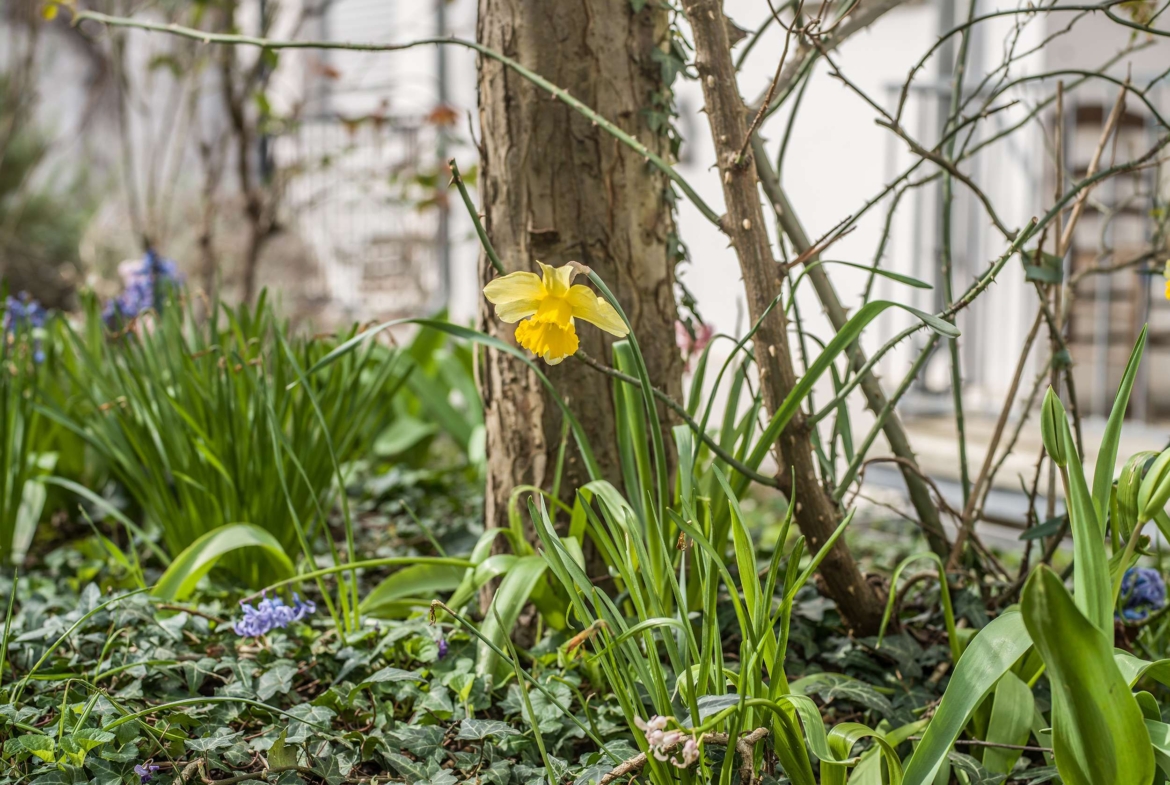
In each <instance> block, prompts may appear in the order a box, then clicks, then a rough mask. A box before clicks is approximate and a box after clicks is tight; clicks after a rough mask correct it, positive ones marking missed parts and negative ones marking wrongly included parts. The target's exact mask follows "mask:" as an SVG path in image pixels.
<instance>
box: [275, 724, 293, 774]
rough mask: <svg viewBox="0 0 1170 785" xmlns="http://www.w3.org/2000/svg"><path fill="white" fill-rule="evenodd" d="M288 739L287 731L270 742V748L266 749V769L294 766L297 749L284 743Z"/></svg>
mask: <svg viewBox="0 0 1170 785" xmlns="http://www.w3.org/2000/svg"><path fill="white" fill-rule="evenodd" d="M287 737H288V729H287V728H286V729H285V730H283V731H281V732H280V737H279V738H278V739H277V740H276V741H274V742H272V746H271V747H270V748H269V749H268V767H269V768H276V767H279V766H296V765H297V764H298V762H299V761H298V760H297V749H296V747H290V746H288V745H287V744H286V743H285V740H286V738H287Z"/></svg>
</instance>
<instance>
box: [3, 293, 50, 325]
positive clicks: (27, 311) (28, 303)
mask: <svg viewBox="0 0 1170 785" xmlns="http://www.w3.org/2000/svg"><path fill="white" fill-rule="evenodd" d="M48 318H49V312H48V311H46V310H45V306H43V305H41V304H40V303H39V302H38V301H37V300H36V299H35V298H34V297H33V296H32V295H30V294H29V293H28V292H21V293H20V294H19V295H18V296H16V297H8V298H7V299H6V300H5V301H4V332H7V333H12V332H16V330H17V329H19V328H21V327H44V326H45V320H46V319H48Z"/></svg>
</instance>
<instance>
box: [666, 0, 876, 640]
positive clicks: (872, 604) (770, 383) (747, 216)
mask: <svg viewBox="0 0 1170 785" xmlns="http://www.w3.org/2000/svg"><path fill="white" fill-rule="evenodd" d="M682 4H683V8H684V9H685V11H686V14H687V19H688V20H689V21H690V23H691V28H692V30H693V32H694V40H695V66H696V68H697V69H698V72H699V80H700V83H701V84H702V86H703V99H704V103H705V109H706V113H707V119H708V121H709V123H710V125H711V137H712V138H713V139H714V140H715V148H716V149H715V152H716V157H717V160H718V166H719V179H720V182H722V184H723V199H724V201H725V202H726V204H727V215H725V216H723V221H722V224H723V231H724V232H725V233H726V234H727V236H728V237H729V238H730V239H731V244H732V247H733V248H735V252H736V255H737V257H738V258H739V266H740V270H741V272H742V273H743V282H744V288H745V290H746V291H747V300H748V311H749V313H750V314H751V318H752V322H753V323H754V322H756V321H759V320H760V318H761V316H762V315H763V313H764V311H765V309H767V307H768V305H769V304H770V303H771V302H772V301H773V300H774V299H775V298H776V297H777V296H778V295H779V294H780V268H779V266H778V265H777V264H776V260H775V257H774V256H773V255H772V245H771V241H770V240H769V239H768V233H767V230H766V228H765V225H764V210H763V206H762V204H761V202H760V195H759V182H758V180H757V178H756V172H755V168H754V167H753V166H752V164H751V158H750V149H749V150H748V151H747V154H746V156H745V158H744V160H740V151H741V150H743V149H744V148H745V147H746V146H747V145H746V143H745V139H746V137H747V119H746V112H745V108H744V104H743V98H742V96H740V93H739V87H738V85H737V83H736V72H735V66H734V64H733V62H732V57H731V48H730V46H729V44H728V38H727V27H726V24H725V22H724V17H723V8H722V3H721V2H720V0H683V3H682ZM787 330H788V326H787V320H786V319H785V318H784V309H783V308H774V309H773V310H772V312H771V315H770V316H769V317H768V318H767V319H764V320H763V322H762V323H761V324H760V329H759V331H758V332H757V333H756V338H755V347H756V351H755V356H756V362H757V364H758V366H759V370H760V388H761V391H762V392H763V394H764V404H765V407H766V408H767V410H768V414H769V415H771V414H773V413H775V411H776V409H777V408H778V407H779V406H780V404H781V403H782V402H783V401H784V398H785V397H786V396H787V395H788V393H789V392H791V390H792V389H793V388H794V387H795V386H796V371H795V368H794V367H793V362H792V353H791V350H790V347H789V345H788V333H787ZM780 451H781V456H782V458H783V461H784V463H783V467H790V468H791V470H792V488H793V499H794V501H795V503H796V522H797V524H798V525H799V526H800V530H801V531H802V532H803V533H804V535H805V536H806V537H807V538H808V542H809V546H810V548H811V549H812V550H814V551H815V550H817V549H818V548H820V547H821V546H822V545H823V544H824V543H825V542H826V541H827V540H828V538H829V535H831V534H832V533H833V531H834V530H835V529H836V527H837V525H838V523H839V522H840V511H839V510H838V508H837V505H836V504H834V502H833V500H832V499H831V498H829V495H828V494H827V493H825V489H824V488H823V487H822V485H821V481H820V478H819V477H818V476H817V471H816V461H815V460H814V458H813V454H812V442H811V440H810V437H809V426H808V424H807V423H806V422H805V419H804V414H803V412H800V411H798V412H797V413H796V415H795V416H794V417H793V418H792V420H791V421H790V422H789V423H788V425H787V427H785V429H784V430H783V432H782V433H781V434H780ZM820 573H821V577H822V578H824V581H825V587H826V590H827V593H828V594H829V596H830V597H832V598H833V600H834V601H835V602H836V603H837V607H838V609H839V610H840V612H841V615H842V617H843V618H844V619H845V621H846V622H847V623H848V624H849V626H850V627H851V628H852V629H853V630H854V631H855V632H857V633H858V634H862V635H869V634H873V633H876V632H877V629H878V626H879V625H880V623H881V618H882V611H883V604H882V602H881V600H880V598H879V597H878V596H877V594H876V592H875V591H874V589H873V587H872V586H870V585H869V584H868V583H867V582H866V580H865V576H863V575H862V574H861V570H860V569H859V568H858V566H857V562H856V560H855V559H854V558H853V555H852V554H851V553H850V552H849V549H848V547H846V545H845V541H844V540H843V539H841V540H838V541H837V542H836V544H835V545H834V546H833V548H832V549H830V551H829V553H828V555H826V557H825V559H824V561H822V562H821V567H820Z"/></svg>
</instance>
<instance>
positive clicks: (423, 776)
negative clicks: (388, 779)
mask: <svg viewBox="0 0 1170 785" xmlns="http://www.w3.org/2000/svg"><path fill="white" fill-rule="evenodd" d="M386 760H387V761H389V763H390V765H391V766H393V767H394V770H395V771H397V772H398V773H399V774H400V775H402V776H403V777H405V778H406V780H407V781H408V782H426V781H427V780H428V779H430V777H428V776H427V770H426V767H424V766H422V765H421V764H419V763H416V762H415V761H412V760H411V759H410V758H408V757H406V756H405V755H400V754H399V753H397V752H388V753H386Z"/></svg>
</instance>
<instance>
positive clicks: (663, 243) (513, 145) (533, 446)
mask: <svg viewBox="0 0 1170 785" xmlns="http://www.w3.org/2000/svg"><path fill="white" fill-rule="evenodd" d="M667 21H668V20H667V15H666V11H665V10H664V9H662V8H659V7H658V4H657V3H647V4H646V5H645V7H643V8H642V9H641V10H640V11H638V12H634V10H633V9H632V7H631V4H630V2H629V0H480V2H479V22H478V36H477V37H478V40H479V42H480V43H482V44H485V45H487V46H489V47H492V48H493V49H496V50H498V51H501V52H503V53H504V54H506V55H508V56H510V57H512V58H514V59H516V60H518V61H519V62H520V63H522V64H524V65H525V66H526V67H528V68H530V69H532V70H534V71H535V72H537V73H539V74H540V75H542V76H544V77H545V78H547V79H549V80H551V81H552V82H554V83H556V84H557V85H559V86H561V87H563V88H565V89H567V90H568V91H569V92H570V93H572V95H573V96H575V97H577V98H580V99H581V100H582V101H585V102H586V103H587V104H589V105H590V106H592V107H594V108H596V109H597V110H598V111H599V112H600V113H601V114H602V115H604V116H605V117H607V118H609V119H610V120H611V121H613V122H614V123H616V124H617V125H619V126H620V127H621V128H622V129H623V130H625V131H626V132H628V133H630V134H631V135H633V136H635V137H637V138H638V139H639V141H641V142H642V143H644V144H645V145H646V146H647V147H648V148H649V149H650V150H653V151H654V152H656V153H658V154H661V155H663V156H666V155H668V154H669V145H668V142H667V140H666V139H665V138H662V137H660V136H658V135H657V134H656V133H654V132H653V131H652V130H651V129H650V128H649V126H648V124H647V121H646V115H645V112H644V109H645V107H647V106H649V105H650V103H651V97H652V95H653V94H654V93H655V92H656V91H659V90H662V89H663V84H662V76H661V69H660V67H659V64H658V62H657V61H656V60H655V59H654V57H653V55H654V52H655V50H656V49H658V48H660V47H662V46H664V45H665V41H666V35H667ZM479 107H480V126H481V128H482V132H483V141H482V147H481V150H480V154H481V161H482V169H481V178H480V191H481V198H482V202H483V205H482V209H483V212H484V224H485V228H486V230H487V232H488V236H489V237H490V239H491V241H492V243H493V245H494V246H495V248H496V250H497V251H498V252H499V256H500V258H501V259H502V260H503V263H504V265H505V267H506V268H507V269H508V270H509V271H513V270H533V271H537V268H536V261H537V260H539V261H541V262H544V263H545V264H551V265H556V266H559V265H562V264H565V263H566V262H569V261H579V262H581V263H583V264H587V265H589V266H590V267H591V268H593V269H594V270H596V271H597V272H598V274H599V275H601V277H602V278H603V280H605V281H606V283H607V284H608V286H609V287H610V288H611V289H612V290H613V292H614V294H615V295H616V296H617V297H618V299H619V300H620V301H621V303H622V306H623V308H624V309H625V310H626V313H627V314H628V315H629V317H630V320H631V322H632V323H633V327H634V331H635V332H636V334H637V336H638V340H639V343H640V344H641V347H642V351H643V353H644V354H645V358H646V363H647V366H648V368H649V371H650V375H651V377H652V379H653V380H654V383H655V384H656V385H657V386H659V387H660V388H661V389H664V390H666V391H668V392H670V393H671V394H672V395H674V396H678V395H679V393H680V391H681V375H682V361H681V358H680V356H679V352H678V349H677V347H676V346H675V344H674V321H675V319H676V315H677V312H676V307H675V299H674V264H675V259H674V258H673V257H672V252H671V250H670V249H671V243H670V235H671V233H672V231H673V224H672V218H671V211H670V206H669V202H668V201H667V198H666V195H667V188H668V182H667V180H666V178H665V177H664V176H663V175H662V174H661V173H660V172H659V171H658V170H656V169H654V168H652V167H650V166H648V165H647V164H646V163H645V161H643V160H642V158H641V157H640V156H638V155H636V154H635V153H633V152H632V151H631V150H629V149H628V148H626V147H625V146H623V145H621V144H620V143H619V142H618V141H617V140H615V139H613V138H612V137H611V136H609V135H608V134H606V133H605V132H603V131H601V130H600V129H598V128H595V127H593V125H592V123H590V122H589V121H588V120H586V119H584V118H583V117H581V115H579V114H578V113H577V112H575V111H573V110H572V109H571V108H569V107H567V106H565V105H564V104H562V103H560V102H559V101H557V100H555V99H553V98H552V97H550V96H549V95H548V94H547V93H544V92H542V91H541V90H539V89H538V88H536V87H535V86H533V85H532V84H531V83H530V82H528V81H527V80H525V79H523V78H521V77H520V76H518V75H517V74H515V73H514V72H511V71H509V70H507V69H505V68H504V67H503V66H501V65H500V64H499V63H497V62H495V61H493V60H488V59H481V61H480V63H479ZM494 275H495V273H494V271H493V270H492V269H491V266H490V265H489V264H488V263H487V260H486V258H481V262H480V278H481V283H487V281H489V280H491V278H493V277H494ZM480 317H481V327H482V328H483V329H484V330H485V331H486V332H488V333H489V334H492V335H496V336H497V337H500V338H502V339H503V340H506V341H509V342H514V339H513V326H512V325H507V324H503V323H501V322H500V321H499V320H497V319H496V318H495V314H494V311H493V309H492V308H491V306H490V305H488V304H487V303H486V301H481V304H480ZM578 333H579V336H580V341H581V349H582V350H583V351H585V352H586V353H588V354H589V355H591V356H593V357H596V358H599V359H603V360H607V359H608V357H609V346H610V344H611V341H612V339H611V338H610V337H609V336H607V335H605V334H604V333H602V332H601V331H600V330H598V329H595V328H593V327H592V326H590V325H587V324H579V325H578ZM545 370H546V372H547V374H548V376H549V378H550V380H551V381H552V382H553V384H554V385H555V386H556V388H557V389H558V390H559V391H560V392H561V394H562V395H563V396H564V398H565V399H566V401H567V402H568V404H569V406H570V407H571V409H572V410H573V412H574V414H575V415H576V416H577V417H578V418H579V419H580V421H581V424H582V426H583V427H584V429H585V432H586V434H587V435H588V438H589V442H590V444H591V446H592V448H593V451H594V453H595V455H596V457H597V460H598V463H599V464H600V466H601V469H602V471H603V473H604V474H605V475H606V478H607V479H609V480H610V481H612V482H614V484H615V485H618V487H620V486H621V477H620V467H619V463H618V451H617V444H616V441H615V423H614V405H613V396H612V392H611V382H610V380H609V379H608V378H606V377H605V376H604V375H603V374H600V373H598V372H597V371H595V370H593V369H591V368H589V367H587V366H586V365H585V364H584V363H581V362H578V361H576V360H574V359H572V358H570V359H567V360H566V361H565V362H564V363H562V364H560V365H557V366H551V367H547V368H545ZM478 373H479V386H480V391H481V393H482V395H483V401H484V411H485V420H486V430H487V451H488V471H487V490H486V494H487V498H486V505H485V510H484V514H485V520H486V525H487V526H488V527H499V526H507V525H508V516H507V505H508V500H509V498H510V496H511V493H512V490H513V489H514V488H515V487H516V486H518V485H523V484H531V485H536V486H540V487H543V488H545V489H550V488H551V486H552V483H553V479H554V473H555V469H556V465H557V455H558V451H559V449H560V445H561V438H562V423H561V417H560V413H559V411H558V409H557V407H556V405H555V404H554V403H553V402H552V400H550V398H549V397H548V394H547V392H546V391H545V390H544V389H542V387H541V384H540V382H539V380H538V379H537V378H536V377H535V375H534V374H532V373H531V372H530V371H529V370H528V369H527V367H526V366H525V365H524V364H523V363H520V362H519V361H517V360H515V359H512V358H510V357H507V356H505V355H503V354H501V353H499V352H488V353H486V356H485V357H484V358H483V360H482V363H481V364H480V365H479V367H478ZM588 479H589V478H588V477H587V476H586V475H585V468H584V466H583V465H582V463H581V461H580V459H579V457H578V455H577V453H576V448H575V445H574V444H573V443H572V440H571V439H570V441H569V444H568V447H567V449H566V453H565V462H564V472H563V476H562V479H561V485H560V488H561V491H562V496H567V497H570V496H571V494H572V493H573V492H574V491H575V490H576V488H577V487H579V486H580V485H581V484H583V483H585V482H587V481H588Z"/></svg>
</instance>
